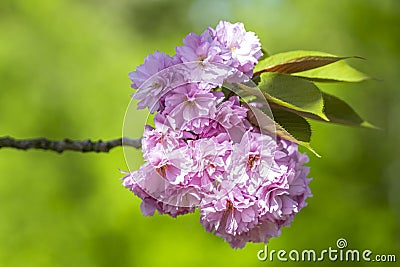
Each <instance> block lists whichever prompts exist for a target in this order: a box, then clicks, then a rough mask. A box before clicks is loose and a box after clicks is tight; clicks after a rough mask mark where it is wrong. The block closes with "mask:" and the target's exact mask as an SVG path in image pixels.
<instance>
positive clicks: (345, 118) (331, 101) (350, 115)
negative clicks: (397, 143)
mask: <svg viewBox="0 0 400 267" xmlns="http://www.w3.org/2000/svg"><path fill="white" fill-rule="evenodd" d="M323 98H324V102H325V109H324V112H325V114H326V116H327V117H328V118H329V120H330V122H334V123H339V124H344V125H349V126H361V127H368V128H377V127H375V126H373V125H372V124H370V123H368V122H367V121H365V120H364V119H362V118H361V117H360V115H358V114H357V112H355V111H354V109H353V108H352V107H351V106H350V105H349V104H347V103H346V102H345V101H343V100H341V99H339V98H337V97H336V96H333V95H330V94H327V93H323Z"/></svg>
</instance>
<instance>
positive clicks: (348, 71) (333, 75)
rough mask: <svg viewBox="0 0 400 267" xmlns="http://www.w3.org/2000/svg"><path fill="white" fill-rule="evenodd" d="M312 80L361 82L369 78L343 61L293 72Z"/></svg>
mask: <svg viewBox="0 0 400 267" xmlns="http://www.w3.org/2000/svg"><path fill="white" fill-rule="evenodd" d="M295 75H296V76H298V77H303V78H306V79H308V80H311V81H314V82H362V81H365V80H369V79H371V78H370V77H369V76H367V75H366V74H364V73H362V72H359V71H358V70H356V69H354V68H352V67H350V66H349V65H348V64H347V63H346V62H344V61H338V62H335V63H333V64H331V65H328V66H323V67H321V68H318V69H313V70H308V71H303V72H298V73H296V74H295Z"/></svg>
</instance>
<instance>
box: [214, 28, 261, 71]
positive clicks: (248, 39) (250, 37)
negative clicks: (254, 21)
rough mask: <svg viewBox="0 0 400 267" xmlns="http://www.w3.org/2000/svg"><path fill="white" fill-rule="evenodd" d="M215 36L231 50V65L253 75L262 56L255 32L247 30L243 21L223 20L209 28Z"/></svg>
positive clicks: (222, 44)
mask: <svg viewBox="0 0 400 267" xmlns="http://www.w3.org/2000/svg"><path fill="white" fill-rule="evenodd" d="M209 30H210V32H211V35H212V36H213V38H216V39H217V40H218V41H219V42H220V44H221V46H223V47H226V48H228V49H229V50H228V51H229V55H230V57H229V60H227V61H228V62H229V65H230V66H232V67H235V68H238V70H240V71H242V72H243V73H245V74H246V75H247V76H249V77H251V76H252V74H253V73H252V72H253V68H254V65H255V64H256V63H257V62H258V59H259V58H260V57H261V56H262V52H261V44H260V41H259V39H258V37H257V36H256V35H255V34H254V32H247V31H246V30H245V28H244V25H243V23H240V22H238V23H234V24H232V23H230V22H227V21H221V22H220V23H219V24H218V25H217V27H216V29H215V30H213V29H211V28H210V29H209Z"/></svg>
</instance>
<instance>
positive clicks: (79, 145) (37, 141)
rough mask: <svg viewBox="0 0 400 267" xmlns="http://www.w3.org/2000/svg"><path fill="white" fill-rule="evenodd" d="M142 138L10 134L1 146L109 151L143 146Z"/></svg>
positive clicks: (59, 151)
mask: <svg viewBox="0 0 400 267" xmlns="http://www.w3.org/2000/svg"><path fill="white" fill-rule="evenodd" d="M141 145H142V144H141V138H137V139H130V138H126V137H124V138H119V139H115V140H110V141H102V140H98V141H91V140H90V139H87V140H70V139H67V138H66V139H63V140H60V141H55V140H49V139H47V138H43V137H42V138H34V139H15V138H12V137H9V136H5V137H0V148H3V147H10V148H15V149H22V150H28V149H43V150H52V151H56V152H58V153H62V152H64V151H67V150H71V151H79V152H83V153H85V152H96V153H99V152H109V151H110V150H111V149H113V148H114V147H118V146H130V147H134V148H140V147H141Z"/></svg>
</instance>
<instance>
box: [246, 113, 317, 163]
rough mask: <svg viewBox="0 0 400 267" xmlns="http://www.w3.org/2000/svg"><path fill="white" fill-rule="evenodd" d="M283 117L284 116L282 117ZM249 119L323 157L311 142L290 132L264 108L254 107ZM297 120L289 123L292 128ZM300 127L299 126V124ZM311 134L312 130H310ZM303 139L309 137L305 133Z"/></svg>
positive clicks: (262, 128) (264, 129) (261, 127)
mask: <svg viewBox="0 0 400 267" xmlns="http://www.w3.org/2000/svg"><path fill="white" fill-rule="evenodd" d="M281 118H282V117H281ZM248 119H249V121H250V122H251V123H252V124H254V125H256V126H258V127H260V129H261V130H262V131H267V132H269V133H272V134H274V135H276V136H278V137H280V138H283V139H285V140H289V141H291V142H293V143H296V144H298V145H301V146H303V147H305V148H307V149H308V150H310V151H311V152H312V153H314V154H315V155H316V156H317V157H321V156H320V155H319V154H318V153H317V152H316V151H315V150H314V149H313V148H312V147H311V146H310V143H309V142H307V141H302V140H299V139H297V138H296V137H294V136H293V135H292V134H291V133H289V132H288V131H287V130H286V129H285V128H284V127H283V126H281V125H280V124H279V123H278V122H276V121H274V120H273V119H271V118H270V117H269V116H267V115H266V114H265V113H264V111H263V110H262V109H259V108H255V107H252V108H251V112H249V114H248ZM294 122H295V120H294V119H293V120H292V122H291V123H288V124H287V125H289V124H291V125H292V126H289V127H292V130H293V129H294V128H295V127H294V124H295V123H294ZM297 124H298V125H300V124H299V121H297ZM297 127H298V126H297ZM310 135H311V131H310ZM302 137H303V139H307V137H306V135H305V134H303V136H302Z"/></svg>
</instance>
